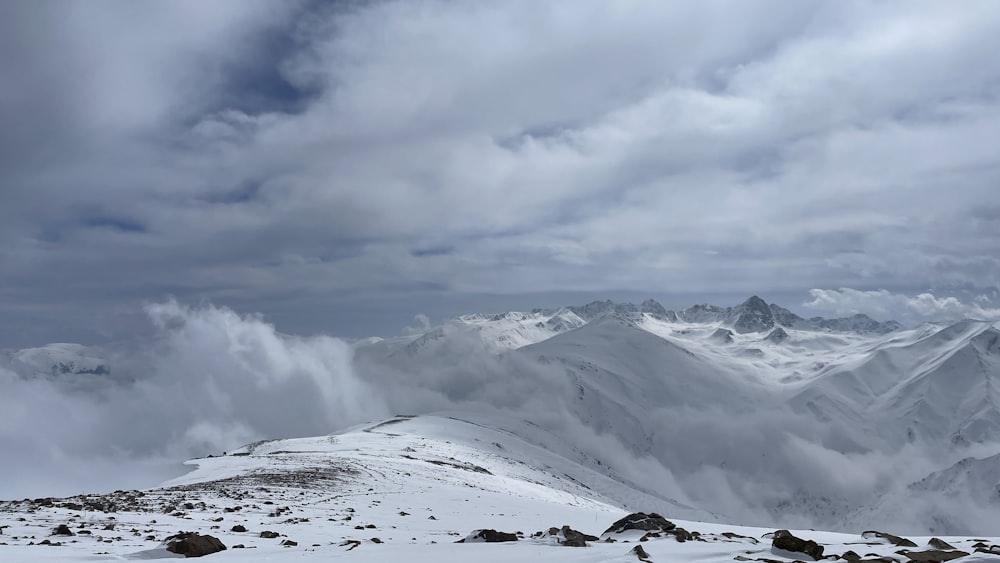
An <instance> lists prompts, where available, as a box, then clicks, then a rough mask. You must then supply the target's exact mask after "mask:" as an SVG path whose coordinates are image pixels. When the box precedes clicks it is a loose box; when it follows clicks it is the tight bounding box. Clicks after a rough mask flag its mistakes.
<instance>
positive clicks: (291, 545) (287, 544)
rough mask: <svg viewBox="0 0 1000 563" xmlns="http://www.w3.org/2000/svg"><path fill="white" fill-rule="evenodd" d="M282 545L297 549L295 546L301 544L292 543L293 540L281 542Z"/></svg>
mask: <svg viewBox="0 0 1000 563" xmlns="http://www.w3.org/2000/svg"><path fill="white" fill-rule="evenodd" d="M281 545H283V546H285V547H295V546H297V545H299V542H297V541H292V540H285V541H283V542H281Z"/></svg>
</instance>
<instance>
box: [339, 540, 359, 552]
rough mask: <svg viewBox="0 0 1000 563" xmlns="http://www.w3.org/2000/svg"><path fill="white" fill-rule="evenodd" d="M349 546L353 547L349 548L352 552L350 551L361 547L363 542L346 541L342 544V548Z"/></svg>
mask: <svg viewBox="0 0 1000 563" xmlns="http://www.w3.org/2000/svg"><path fill="white" fill-rule="evenodd" d="M347 545H349V546H351V547H348V548H347V551H350V550H352V549H354V548H355V547H358V546H359V545H361V542H360V541H358V540H345V541H344V542H343V543H341V544H340V547H344V546H347Z"/></svg>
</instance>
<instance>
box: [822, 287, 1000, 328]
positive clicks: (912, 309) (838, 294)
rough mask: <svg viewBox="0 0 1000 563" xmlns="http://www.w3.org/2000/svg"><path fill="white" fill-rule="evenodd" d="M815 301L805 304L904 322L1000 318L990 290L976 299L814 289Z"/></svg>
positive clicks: (924, 294) (842, 313)
mask: <svg viewBox="0 0 1000 563" xmlns="http://www.w3.org/2000/svg"><path fill="white" fill-rule="evenodd" d="M809 293H810V294H811V295H812V301H807V302H806V303H803V305H804V306H806V307H810V308H813V309H818V310H822V311H832V312H835V313H837V314H841V315H850V314H856V313H866V314H869V315H872V316H876V317H880V318H883V319H890V318H891V319H896V320H900V321H903V322H907V321H908V322H920V321H949V320H960V319H965V318H969V319H979V320H988V321H995V320H1000V308H997V307H993V306H992V304H993V302H992V300H991V299H990V297H989V296H988V295H986V294H980V295H977V296H975V297H973V299H972V302H967V301H962V300H960V299H958V298H957V297H953V296H946V297H936V296H934V294H933V293H929V292H925V293H920V294H917V295H906V294H901V293H893V292H891V291H889V290H886V289H877V290H868V291H863V290H857V289H850V288H840V289H811V290H809Z"/></svg>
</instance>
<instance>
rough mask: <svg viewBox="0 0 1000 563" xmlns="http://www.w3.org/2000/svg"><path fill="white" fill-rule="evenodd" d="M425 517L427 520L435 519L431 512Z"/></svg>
mask: <svg viewBox="0 0 1000 563" xmlns="http://www.w3.org/2000/svg"><path fill="white" fill-rule="evenodd" d="M427 519H428V520H437V518H435V517H434V515H433V514H431V515H430V516H428V517H427Z"/></svg>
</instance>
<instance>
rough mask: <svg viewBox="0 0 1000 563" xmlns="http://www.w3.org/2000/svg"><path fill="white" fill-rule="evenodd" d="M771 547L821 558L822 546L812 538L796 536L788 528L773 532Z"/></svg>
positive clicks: (817, 558) (815, 558) (817, 559)
mask: <svg viewBox="0 0 1000 563" xmlns="http://www.w3.org/2000/svg"><path fill="white" fill-rule="evenodd" d="M771 547H774V548H776V549H783V550H785V551H794V552H796V553H804V554H806V555H808V556H809V557H812V558H813V559H814V560H815V561H819V560H820V559H822V558H823V546H821V545H819V544H818V543H816V542H814V541H812V540H804V539H802V538H799V537H796V536H794V535H792V533H791V532H789V531H788V530H778V531H776V532H774V536H773V537H772V540H771Z"/></svg>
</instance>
